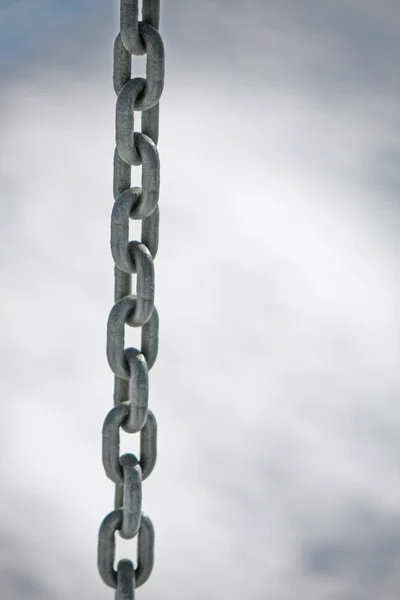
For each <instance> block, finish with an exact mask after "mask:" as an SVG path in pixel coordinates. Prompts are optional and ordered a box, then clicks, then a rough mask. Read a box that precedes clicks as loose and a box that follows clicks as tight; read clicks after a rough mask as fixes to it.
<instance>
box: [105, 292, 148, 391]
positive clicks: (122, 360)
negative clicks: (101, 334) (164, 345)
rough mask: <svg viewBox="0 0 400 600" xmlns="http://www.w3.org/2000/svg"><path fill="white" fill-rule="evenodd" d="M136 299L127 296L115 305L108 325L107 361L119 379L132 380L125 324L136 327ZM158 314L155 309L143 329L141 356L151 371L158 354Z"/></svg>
mask: <svg viewBox="0 0 400 600" xmlns="http://www.w3.org/2000/svg"><path fill="white" fill-rule="evenodd" d="M135 307H136V297H135V296H125V297H124V298H121V300H119V302H117V303H116V304H114V306H113V308H112V309H111V312H110V316H109V317H108V323H107V359H108V364H109V365H110V369H111V370H112V371H113V373H114V374H115V375H117V377H121V378H122V379H130V377H131V373H130V370H129V365H128V363H127V360H126V357H125V350H124V344H125V323H127V324H128V325H133V326H135V324H136V319H135ZM158 321H159V319H158V313H157V309H156V307H154V309H153V312H152V314H151V317H150V319H149V320H148V321H147V322H146V323H145V324H144V325H143V327H142V343H141V350H140V352H141V354H143V356H144V357H145V359H146V362H147V368H148V370H149V371H150V369H151V368H152V366H153V365H154V363H155V361H156V358H157V353H158Z"/></svg>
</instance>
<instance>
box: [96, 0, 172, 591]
mask: <svg viewBox="0 0 400 600" xmlns="http://www.w3.org/2000/svg"><path fill="white" fill-rule="evenodd" d="M120 17H121V27H120V29H121V31H120V33H119V34H118V36H117V38H116V40H115V44H114V75H113V80H114V89H115V92H116V94H117V96H118V98H117V108H116V149H115V154H114V199H115V202H114V207H113V211H112V216H111V253H112V256H113V259H114V263H115V293H114V301H115V305H114V307H113V308H112V310H111V312H110V316H109V318H108V324H107V359H108V363H109V365H110V368H111V370H112V371H113V373H114V375H115V381H114V408H113V409H112V410H110V412H109V413H108V415H107V417H106V419H105V421H104V425H103V466H104V470H105V472H106V475H107V477H109V478H110V479H111V480H112V481H113V482H114V483H115V486H116V487H115V509H114V510H113V511H112V512H111V513H109V514H108V515H107V516H106V517H105V519H104V520H103V522H102V524H101V526H100V531H99V544H98V569H99V573H100V576H101V578H102V579H103V581H104V583H105V584H106V585H108V586H110V587H112V588H114V589H115V590H116V600H133V599H134V597H135V589H136V588H138V587H139V586H141V585H142V584H143V583H145V582H146V581H147V579H148V578H149V576H150V574H151V571H152V569H153V563H154V528H153V524H152V522H151V520H150V518H149V517H148V516H147V515H146V514H145V513H143V512H142V481H144V480H145V479H146V478H147V477H148V476H149V475H150V473H151V472H152V470H153V468H154V465H155V462H156V455H157V423H156V420H155V417H154V415H153V413H152V412H151V411H150V410H149V408H148V395H149V381H148V372H149V371H150V369H151V368H152V366H153V365H154V363H155V361H156V358H157V352H158V313H157V310H156V308H155V306H154V287H155V280H154V263H153V261H154V258H155V256H156V254H157V249H158V227H159V209H158V197H159V188H160V161H159V156H158V150H157V143H158V122H159V100H160V97H161V94H162V91H163V87H164V62H165V61H164V46H163V42H162V39H161V36H160V34H159V32H158V27H159V20H160V0H143V6H142V20H141V21H139V0H121V5H120ZM143 54H145V55H146V78H142V77H136V78H135V79H131V60H132V59H131V56H132V55H136V56H139V55H143ZM134 111H140V112H141V113H142V118H141V131H140V132H138V131H135V128H134V125H135V120H134ZM139 165H141V167H142V186H141V187H140V188H139V187H131V167H132V166H139ZM129 219H136V220H141V221H142V230H141V241H140V242H139V241H129ZM132 274H136V276H137V278H136V294H135V295H132ZM125 325H129V326H131V327H141V328H142V331H141V348H140V350H138V349H136V348H125V341H124V338H125ZM121 427H122V428H123V429H124V430H125V431H127V432H128V433H138V432H140V457H139V458H137V457H136V456H134V455H133V454H124V455H123V456H120V454H119V446H120V442H119V439H120V428H121ZM116 531H119V533H120V536H121V537H122V538H124V539H132V538H134V537H135V536H138V544H137V565H136V568H134V566H133V563H132V562H131V561H130V560H125V559H123V560H120V561H119V563H118V565H117V569H116V570H115V568H114V560H115V532H116Z"/></svg>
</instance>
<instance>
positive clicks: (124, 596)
mask: <svg viewBox="0 0 400 600" xmlns="http://www.w3.org/2000/svg"><path fill="white" fill-rule="evenodd" d="M115 600H135V569H134V568H133V564H132V562H131V561H130V560H127V559H126V558H124V559H122V560H120V561H119V563H118V566H117V589H116V594H115Z"/></svg>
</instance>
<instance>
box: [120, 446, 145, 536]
mask: <svg viewBox="0 0 400 600" xmlns="http://www.w3.org/2000/svg"><path fill="white" fill-rule="evenodd" d="M119 462H120V465H121V467H122V470H123V474H124V475H123V477H124V491H123V500H122V514H123V518H122V527H121V531H120V532H119V533H120V536H121V537H122V538H124V539H126V540H131V539H132V538H134V537H135V535H137V533H138V531H139V529H140V520H141V514H142V470H141V468H140V463H139V461H138V459H137V458H136V456H134V455H133V454H124V455H123V456H121V458H120V459H119Z"/></svg>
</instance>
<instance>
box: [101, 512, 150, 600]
mask: <svg viewBox="0 0 400 600" xmlns="http://www.w3.org/2000/svg"><path fill="white" fill-rule="evenodd" d="M122 521H123V513H122V509H121V508H117V509H116V510H113V511H112V512H111V513H109V514H108V515H107V516H106V517H105V519H104V520H103V522H102V524H101V525H100V530H99V544H98V558H97V566H98V570H99V573H100V577H101V578H102V580H103V581H104V583H105V584H106V585H108V586H109V587H112V588H114V589H116V587H117V583H118V573H117V571H115V569H114V560H115V532H116V531H118V530H120V529H121V527H122ZM153 565H154V527H153V524H152V522H151V520H150V518H149V517H148V516H147V515H146V514H145V513H142V518H141V525H140V530H139V536H138V555H137V568H136V569H135V580H136V588H138V587H140V586H141V585H143V584H144V583H145V582H146V581H147V579H148V578H149V577H150V574H151V571H152V569H153Z"/></svg>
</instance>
